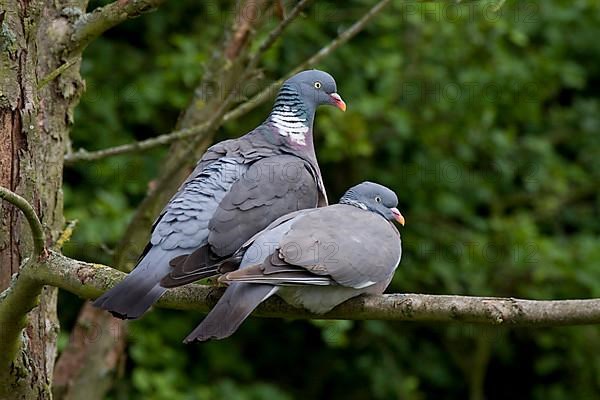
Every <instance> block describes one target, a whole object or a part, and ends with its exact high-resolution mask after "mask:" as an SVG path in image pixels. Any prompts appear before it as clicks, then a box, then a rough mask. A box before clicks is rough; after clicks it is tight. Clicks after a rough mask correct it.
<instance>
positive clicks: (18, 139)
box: [0, 0, 86, 399]
mask: <svg viewBox="0 0 600 400" xmlns="http://www.w3.org/2000/svg"><path fill="white" fill-rule="evenodd" d="M85 3H86V2H85V1H84V0H80V1H76V0H56V1H52V2H49V1H43V0H29V1H23V0H2V1H0V10H2V11H1V12H0V14H1V16H0V22H1V24H2V26H1V29H0V185H3V186H5V187H7V188H10V189H12V190H13V191H15V192H17V193H18V194H20V195H22V196H23V197H24V198H26V199H27V200H28V201H29V202H30V204H32V205H33V206H34V209H35V210H36V212H37V214H38V215H39V216H40V219H41V220H42V222H43V224H44V228H45V230H46V236H47V237H48V238H49V239H53V238H55V235H56V234H57V232H59V231H60V228H61V226H62V224H63V215H62V190H61V186H62V165H63V161H62V159H63V153H64V146H65V141H66V138H67V131H68V127H69V125H70V123H71V122H72V108H73V106H74V105H75V103H76V102H77V100H78V98H79V94H80V92H81V89H82V82H81V79H80V77H79V74H78V70H79V61H78V60H77V61H76V62H74V63H73V64H72V66H71V67H70V68H67V69H65V70H64V71H63V72H62V74H60V75H59V76H57V77H56V78H55V79H54V80H52V81H49V82H48V83H47V84H46V85H45V86H43V87H41V88H40V87H39V86H38V83H39V82H41V81H43V79H44V77H46V76H47V75H49V74H50V73H51V72H52V71H54V70H55V69H56V68H58V67H59V66H60V65H62V64H63V63H64V62H65V60H64V59H63V57H62V48H61V43H64V40H65V38H66V36H67V35H68V33H69V20H68V17H67V16H64V15H62V14H61V12H62V10H63V9H64V8H65V7H71V8H83V7H84V6H85ZM42 182H43V184H41V183H42ZM0 207H1V208H2V209H1V211H2V216H3V218H2V225H0V290H1V289H5V288H6V287H7V286H8V284H9V282H10V280H11V276H12V275H13V274H14V273H17V272H18V271H19V268H20V265H21V264H22V262H23V259H24V257H27V256H28V255H29V254H31V251H32V249H33V242H32V236H31V234H30V233H29V232H28V229H27V228H25V227H24V224H25V223H26V222H25V218H23V216H22V214H21V213H19V212H18V211H16V210H15V209H14V207H12V206H10V205H7V204H2V205H1V206H0ZM25 284H27V282H25ZM30 286H31V287H30V289H31V290H32V291H33V293H31V294H30V296H29V297H28V298H27V299H26V300H27V301H31V305H32V306H33V305H34V304H35V303H34V302H33V301H34V300H35V297H36V296H35V295H36V294H39V301H38V303H37V304H38V305H37V306H35V308H34V309H33V310H32V312H30V313H29V315H28V318H27V321H25V320H23V321H22V323H25V322H26V328H25V330H24V331H23V335H22V336H21V337H19V338H18V341H17V342H15V343H16V348H15V349H14V350H16V352H17V357H16V358H14V359H12V360H11V361H10V362H9V363H8V364H7V363H3V365H1V366H0V398H11V399H49V398H51V394H50V377H51V376H52V372H53V366H54V358H55V353H56V334H57V331H58V321H57V318H56V292H57V291H56V289H55V288H51V287H48V288H44V289H43V290H42V288H41V287H38V286H36V285H34V284H31V283H30ZM19 323H21V321H19Z"/></svg>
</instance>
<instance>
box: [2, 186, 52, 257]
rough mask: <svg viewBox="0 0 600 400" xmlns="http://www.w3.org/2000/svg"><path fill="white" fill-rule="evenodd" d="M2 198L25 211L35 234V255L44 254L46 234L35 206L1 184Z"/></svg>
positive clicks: (33, 234)
mask: <svg viewBox="0 0 600 400" xmlns="http://www.w3.org/2000/svg"><path fill="white" fill-rule="evenodd" d="M0 199H4V200H6V201H8V202H9V203H11V204H13V205H14V206H15V207H17V208H18V209H20V210H21V211H22V212H23V214H24V215H25V218H26V219H27V222H28V223H29V227H30V228H31V234H32V236H33V256H34V257H39V256H41V255H43V254H44V251H45V248H46V236H45V235H44V228H43V227H42V223H41V222H40V219H39V218H38V216H37V214H36V213H35V210H34V209H33V207H31V205H30V204H29V203H28V202H27V200H25V199H24V198H23V197H21V196H19V195H18V194H16V193H14V192H12V191H10V190H8V189H6V188H4V187H2V186H0ZM32 258H33V257H32Z"/></svg>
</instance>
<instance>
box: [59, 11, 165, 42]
mask: <svg viewBox="0 0 600 400" xmlns="http://www.w3.org/2000/svg"><path fill="white" fill-rule="evenodd" d="M164 2H165V0H125V1H123V0H117V1H114V2H112V3H110V4H107V5H105V6H104V7H98V8H96V9H95V10H94V11H92V12H89V13H86V14H83V15H82V16H81V17H80V18H79V20H77V21H76V22H75V30H74V32H73V35H72V37H71V43H70V46H69V53H70V54H79V53H81V52H82V51H83V50H84V49H85V48H86V47H87V45H88V44H90V42H91V41H92V40H94V39H95V38H97V37H98V36H100V35H101V34H102V33H104V32H105V31H107V30H108V29H110V28H112V27H113V26H115V25H118V24H120V23H121V22H123V21H125V20H127V19H130V18H135V17H139V16H140V15H142V14H144V13H146V12H149V11H152V10H154V9H156V8H157V7H158V6H159V5H161V4H162V3H164Z"/></svg>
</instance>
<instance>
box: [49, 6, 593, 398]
mask: <svg viewBox="0 0 600 400" xmlns="http://www.w3.org/2000/svg"><path fill="white" fill-rule="evenodd" d="M91 3H92V4H91V6H90V9H91V7H92V6H97V5H99V4H102V3H103V2H99V1H94V2H91ZM372 3H373V2H371V1H366V0H365V1H350V2H347V4H346V5H345V6H344V8H343V9H340V8H338V4H336V3H335V2H325V1H323V2H317V3H315V4H312V5H311V6H310V7H309V8H308V9H307V10H306V11H305V13H304V15H303V16H302V17H301V18H299V19H298V20H296V21H295V22H294V23H293V24H292V25H291V26H290V28H289V30H288V31H286V33H285V34H284V35H283V37H282V38H281V39H280V40H279V41H278V42H277V44H276V45H275V46H274V48H273V49H271V50H270V51H269V52H268V53H267V55H266V57H265V59H264V61H263V64H262V65H263V66H264V74H265V75H266V76H267V78H268V80H274V79H277V78H279V77H280V76H281V75H283V74H285V73H286V72H288V71H289V70H290V69H291V68H293V67H294V66H296V65H297V64H298V63H299V62H301V61H303V60H304V59H305V58H307V57H309V56H310V55H312V54H313V53H314V52H315V51H317V50H318V49H319V48H321V47H322V46H323V45H325V44H326V43H327V42H328V41H329V40H331V38H333V37H335V35H336V34H337V33H338V32H339V31H341V30H343V29H345V28H347V27H348V26H349V25H350V24H351V23H352V22H353V21H354V20H356V19H357V18H359V17H360V15H361V13H362V12H364V10H365V9H367V8H368V7H369V6H370V5H371V4H372ZM497 3H499V2H496V4H497ZM232 6H233V3H231V2H216V1H209V2H196V1H171V2H167V3H166V4H164V5H163V6H162V7H161V8H160V9H159V11H157V12H154V13H150V14H147V15H144V16H142V17H141V18H138V19H136V20H132V21H129V22H127V23H125V24H122V25H120V26H118V27H117V28H115V29H113V30H111V31H109V32H107V33H106V34H105V35H103V36H102V37H100V38H99V39H97V40H96V41H95V42H94V43H93V44H92V45H91V46H90V47H89V48H88V49H87V50H86V53H85V55H84V58H83V64H82V68H81V70H82V75H83V76H84V78H85V80H86V82H87V91H86V93H85V94H84V96H83V98H82V101H81V104H80V106H79V107H78V108H77V111H76V115H75V125H74V128H73V130H72V135H71V136H72V141H73V147H74V148H75V149H77V148H79V147H84V148H86V149H89V150H94V149H102V148H106V147H111V146H115V145H118V144H123V143H129V142H132V141H134V140H141V139H145V138H150V137H153V136H157V135H159V134H164V133H167V132H169V131H171V130H172V129H173V127H174V126H175V124H176V121H177V118H178V116H179V113H180V111H181V110H182V109H183V108H184V107H185V106H186V105H187V103H188V101H189V99H190V97H191V95H192V92H193V89H194V88H195V87H196V86H197V84H198V82H199V80H200V79H201V78H202V74H203V69H202V64H203V62H204V61H206V60H207V59H208V58H209V57H210V56H211V51H212V49H213V47H214V46H215V44H217V43H220V41H221V39H222V38H221V35H222V32H223V28H224V27H225V26H227V24H229V22H228V21H229V19H230V17H231V15H230V13H231V9H232ZM494 10H495V7H494V2H484V1H463V2H462V3H460V4H458V5H457V4H456V3H453V2H452V3H448V2H441V3H418V2H414V1H408V2H403V1H400V0H395V1H394V2H393V3H392V5H391V6H388V8H387V9H386V11H384V12H383V13H382V14H381V15H379V16H378V17H377V18H376V19H375V20H374V21H373V22H371V23H370V24H369V26H368V27H367V28H366V29H365V30H364V31H363V32H361V33H360V34H359V35H358V36H357V37H355V38H354V39H353V40H352V41H350V42H349V44H346V45H344V46H343V47H341V48H340V49H338V50H337V51H336V52H335V53H334V54H332V55H331V56H329V57H328V58H327V59H326V60H325V61H323V62H322V63H321V64H320V65H319V66H318V67H319V68H320V69H324V70H326V71H328V72H330V73H331V74H332V75H333V76H334V77H335V78H336V80H337V82H338V91H339V93H340V94H341V95H342V96H343V98H344V99H345V100H346V102H347V104H348V111H347V112H346V113H340V112H338V111H337V110H335V109H331V108H323V109H321V110H320V111H319V112H318V114H317V119H316V127H315V130H316V134H315V136H316V139H315V140H316V147H317V154H318V157H319V161H320V164H321V169H322V171H323V173H324V180H325V185H326V186H327V188H328V193H329V196H330V198H331V199H332V201H336V200H337V198H339V196H340V195H341V194H342V193H343V191H344V190H345V189H346V188H348V187H349V186H351V185H354V184H356V183H358V182H360V181H363V180H367V179H368V180H373V181H377V182H379V183H382V184H385V185H387V186H389V187H391V188H392V189H394V190H395V191H396V193H398V195H399V198H400V205H399V208H400V210H401V211H402V212H403V214H404V216H405V217H406V220H407V224H406V226H405V227H404V228H403V229H401V233H402V238H403V247H404V254H403V259H402V263H401V265H400V267H399V269H398V271H397V273H396V277H395V279H394V281H393V284H392V285H391V287H390V289H389V290H388V291H391V292H416V293H434V294H468V295H481V296H488V295H489V296H513V297H524V298H535V299H563V298H586V297H600V194H599V192H600V191H599V188H600V96H599V95H600V89H599V88H600V3H598V2H597V1H595V0H587V1H586V0H582V1H573V2H571V1H559V0H552V1H548V0H544V1H531V0H525V1H516V0H508V1H506V2H505V3H504V5H503V6H502V7H501V8H500V9H499V10H498V11H494ZM271 19H272V21H271V22H270V25H272V26H275V25H276V24H277V22H278V20H277V18H276V16H275V15H273V16H272V17H271ZM241 85H242V86H241V87H240V93H242V94H243V93H244V91H245V90H246V89H247V88H244V87H243V84H241ZM248 90H250V89H248ZM214 95H215V96H219V95H222V94H221V93H215V94H214ZM270 103H271V102H269V103H268V104H265V105H263V106H261V107H259V108H258V109H256V110H254V111H252V112H251V113H250V114H248V115H246V116H244V117H243V118H241V119H238V120H236V121H233V122H230V123H228V124H226V125H225V127H224V128H222V129H221V130H220V131H219V133H218V136H217V140H222V139H226V138H230V137H236V136H239V135H240V134H242V133H245V132H247V131H248V130H250V129H251V128H253V127H254V126H256V125H257V124H258V123H260V122H261V121H262V120H263V119H264V118H265V117H266V115H267V113H268V111H269V109H270V106H271V104H270ZM166 151H167V148H166V147H164V148H159V149H155V150H151V151H148V152H144V153H134V154H129V155H123V156H118V157H113V158H107V159H103V160H101V161H98V162H94V163H86V162H83V163H78V164H75V165H74V166H70V167H67V168H66V169H65V216H66V218H67V219H76V218H77V219H79V221H80V223H79V225H78V226H77V228H76V231H75V234H74V236H73V239H72V240H71V242H69V243H68V244H67V245H66V246H65V252H66V253H67V255H70V256H74V257H77V258H80V259H84V260H88V261H97V262H104V263H110V260H111V255H110V252H111V249H112V248H113V247H114V246H115V244H116V243H117V242H118V241H119V240H120V239H121V237H122V235H123V233H124V229H125V227H126V225H127V222H128V220H129V218H130V217H131V216H132V213H133V210H134V209H135V208H136V206H137V205H138V203H139V202H140V201H141V200H142V199H143V197H144V195H145V193H146V191H147V190H148V187H149V185H150V184H151V181H152V179H153V178H154V177H155V176H156V175H157V171H158V170H159V169H160V168H161V165H163V158H164V156H165V154H166ZM80 304H81V301H80V300H78V299H77V298H76V297H74V296H73V295H69V294H66V293H61V297H60V304H59V310H60V315H61V321H62V326H63V328H64V329H63V330H61V340H60V343H62V345H63V346H64V345H65V343H66V342H67V340H68V334H69V332H68V330H69V327H70V326H72V324H73V323H74V320H75V317H76V313H77V311H78V309H79V306H80ZM201 318H202V315H199V314H197V313H185V312H177V311H173V310H160V309H155V310H153V311H152V312H150V313H149V314H148V315H146V316H145V317H144V318H143V319H141V320H139V321H136V322H133V323H131V324H130V334H129V339H128V343H129V347H128V350H127V359H126V361H125V362H124V364H123V368H122V377H121V378H120V379H119V381H118V382H117V384H116V387H115V388H114V389H113V390H112V391H111V393H110V396H109V398H110V399H135V398H140V399H141V398H143V399H169V400H180V399H181V400H183V399H227V400H238V399H239V400H246V399H269V400H270V399H273V400H284V399H319V398H332V399H337V398H339V399H342V398H343V399H346V400H358V399H430V398H431V399H433V398H436V399H460V400H462V399H467V398H469V399H471V400H480V399H484V398H485V399H490V400H492V399H539V400H562V399H593V398H598V396H600V356H599V354H600V328H599V327H597V326H596V327H591V326H589V327H570V328H536V329H525V328H521V329H513V330H508V329H498V328H484V327H479V326H470V325H438V324H431V325H428V324H420V323H419V324H417V323H386V322H381V321H360V322H351V321H327V322H324V321H285V320H267V319H254V318H251V319H249V320H248V321H247V322H246V323H245V324H244V325H243V326H242V328H241V329H240V330H239V331H238V332H237V333H236V334H235V335H234V336H233V337H232V338H230V339H227V340H225V341H221V342H210V343H205V344H194V345H187V346H186V345H183V344H182V343H181V340H182V338H183V337H185V335H186V334H187V333H188V332H189V331H190V330H191V329H192V328H193V327H194V326H195V325H196V324H197V323H198V322H199V320H200V319H201ZM102 334H114V335H117V333H115V332H103V333H102ZM90 340H94V339H93V338H90Z"/></svg>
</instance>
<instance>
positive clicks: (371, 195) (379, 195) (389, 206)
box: [340, 182, 404, 225]
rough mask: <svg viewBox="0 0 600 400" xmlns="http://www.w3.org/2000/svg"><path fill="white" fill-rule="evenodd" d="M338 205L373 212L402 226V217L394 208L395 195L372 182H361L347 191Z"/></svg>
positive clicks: (395, 202)
mask: <svg viewBox="0 0 600 400" xmlns="http://www.w3.org/2000/svg"><path fill="white" fill-rule="evenodd" d="M340 204H349V205H352V206H355V207H358V208H362V209H363V210H368V211H372V212H375V213H377V214H379V215H381V216H382V217H384V218H385V219H387V220H390V221H391V220H396V221H398V223H400V224H401V225H404V217H403V216H402V214H400V211H398V209H397V208H396V207H397V206H398V197H397V196H396V193H394V192H393V191H391V190H390V189H388V188H386V187H385V186H382V185H379V184H377V183H373V182H363V183H360V184H358V185H356V186H353V187H351V188H350V189H348V191H347V192H346V193H344V195H343V196H342V198H341V199H340Z"/></svg>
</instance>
